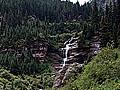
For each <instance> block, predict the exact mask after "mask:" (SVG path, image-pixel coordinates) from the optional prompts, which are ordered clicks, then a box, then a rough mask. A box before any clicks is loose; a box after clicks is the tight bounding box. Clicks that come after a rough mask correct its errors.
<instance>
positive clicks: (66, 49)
mask: <svg viewBox="0 0 120 90" xmlns="http://www.w3.org/2000/svg"><path fill="white" fill-rule="evenodd" d="M69 45H70V44H66V47H65V48H64V49H65V58H63V61H64V63H63V67H64V66H65V64H66V61H67V60H68V51H69V49H70V46H69Z"/></svg>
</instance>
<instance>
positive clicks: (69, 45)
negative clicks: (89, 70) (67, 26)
mask: <svg viewBox="0 0 120 90" xmlns="http://www.w3.org/2000/svg"><path fill="white" fill-rule="evenodd" d="M76 39H78V38H73V37H71V39H70V40H68V41H66V42H65V43H64V45H65V48H62V50H63V51H65V53H64V54H65V58H63V67H64V66H65V65H66V62H67V61H69V60H68V53H69V50H70V49H71V48H72V49H73V48H76V47H77V46H78V45H77V44H76V41H74V40H76ZM73 41H74V42H73Z"/></svg>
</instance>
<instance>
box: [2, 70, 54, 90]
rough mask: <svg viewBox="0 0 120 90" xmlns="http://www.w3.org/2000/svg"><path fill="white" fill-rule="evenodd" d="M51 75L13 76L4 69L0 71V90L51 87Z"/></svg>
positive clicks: (34, 89)
mask: <svg viewBox="0 0 120 90" xmlns="http://www.w3.org/2000/svg"><path fill="white" fill-rule="evenodd" d="M51 76H52V74H50V73H44V74H41V75H32V76H27V75H22V76H15V75H13V74H11V73H10V72H9V71H7V70H5V69H0V89H1V90H39V89H41V88H48V87H52V83H53V78H52V77H51Z"/></svg>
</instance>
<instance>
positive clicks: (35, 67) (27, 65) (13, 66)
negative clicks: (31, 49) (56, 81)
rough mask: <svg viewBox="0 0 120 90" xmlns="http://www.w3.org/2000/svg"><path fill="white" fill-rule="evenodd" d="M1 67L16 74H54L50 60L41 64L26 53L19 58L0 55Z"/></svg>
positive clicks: (10, 55)
mask: <svg viewBox="0 0 120 90" xmlns="http://www.w3.org/2000/svg"><path fill="white" fill-rule="evenodd" d="M0 66H1V67H4V68H6V69H8V70H10V71H11V72H12V73H14V74H36V73H39V74H43V73H47V72H49V73H51V72H52V67H51V62H50V60H48V61H47V62H45V63H44V64H41V63H40V62H37V61H36V60H35V59H34V58H32V57H31V56H28V55H26V54H25V53H24V54H23V55H22V56H21V57H19V58H18V57H17V56H16V54H12V53H5V54H0Z"/></svg>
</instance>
